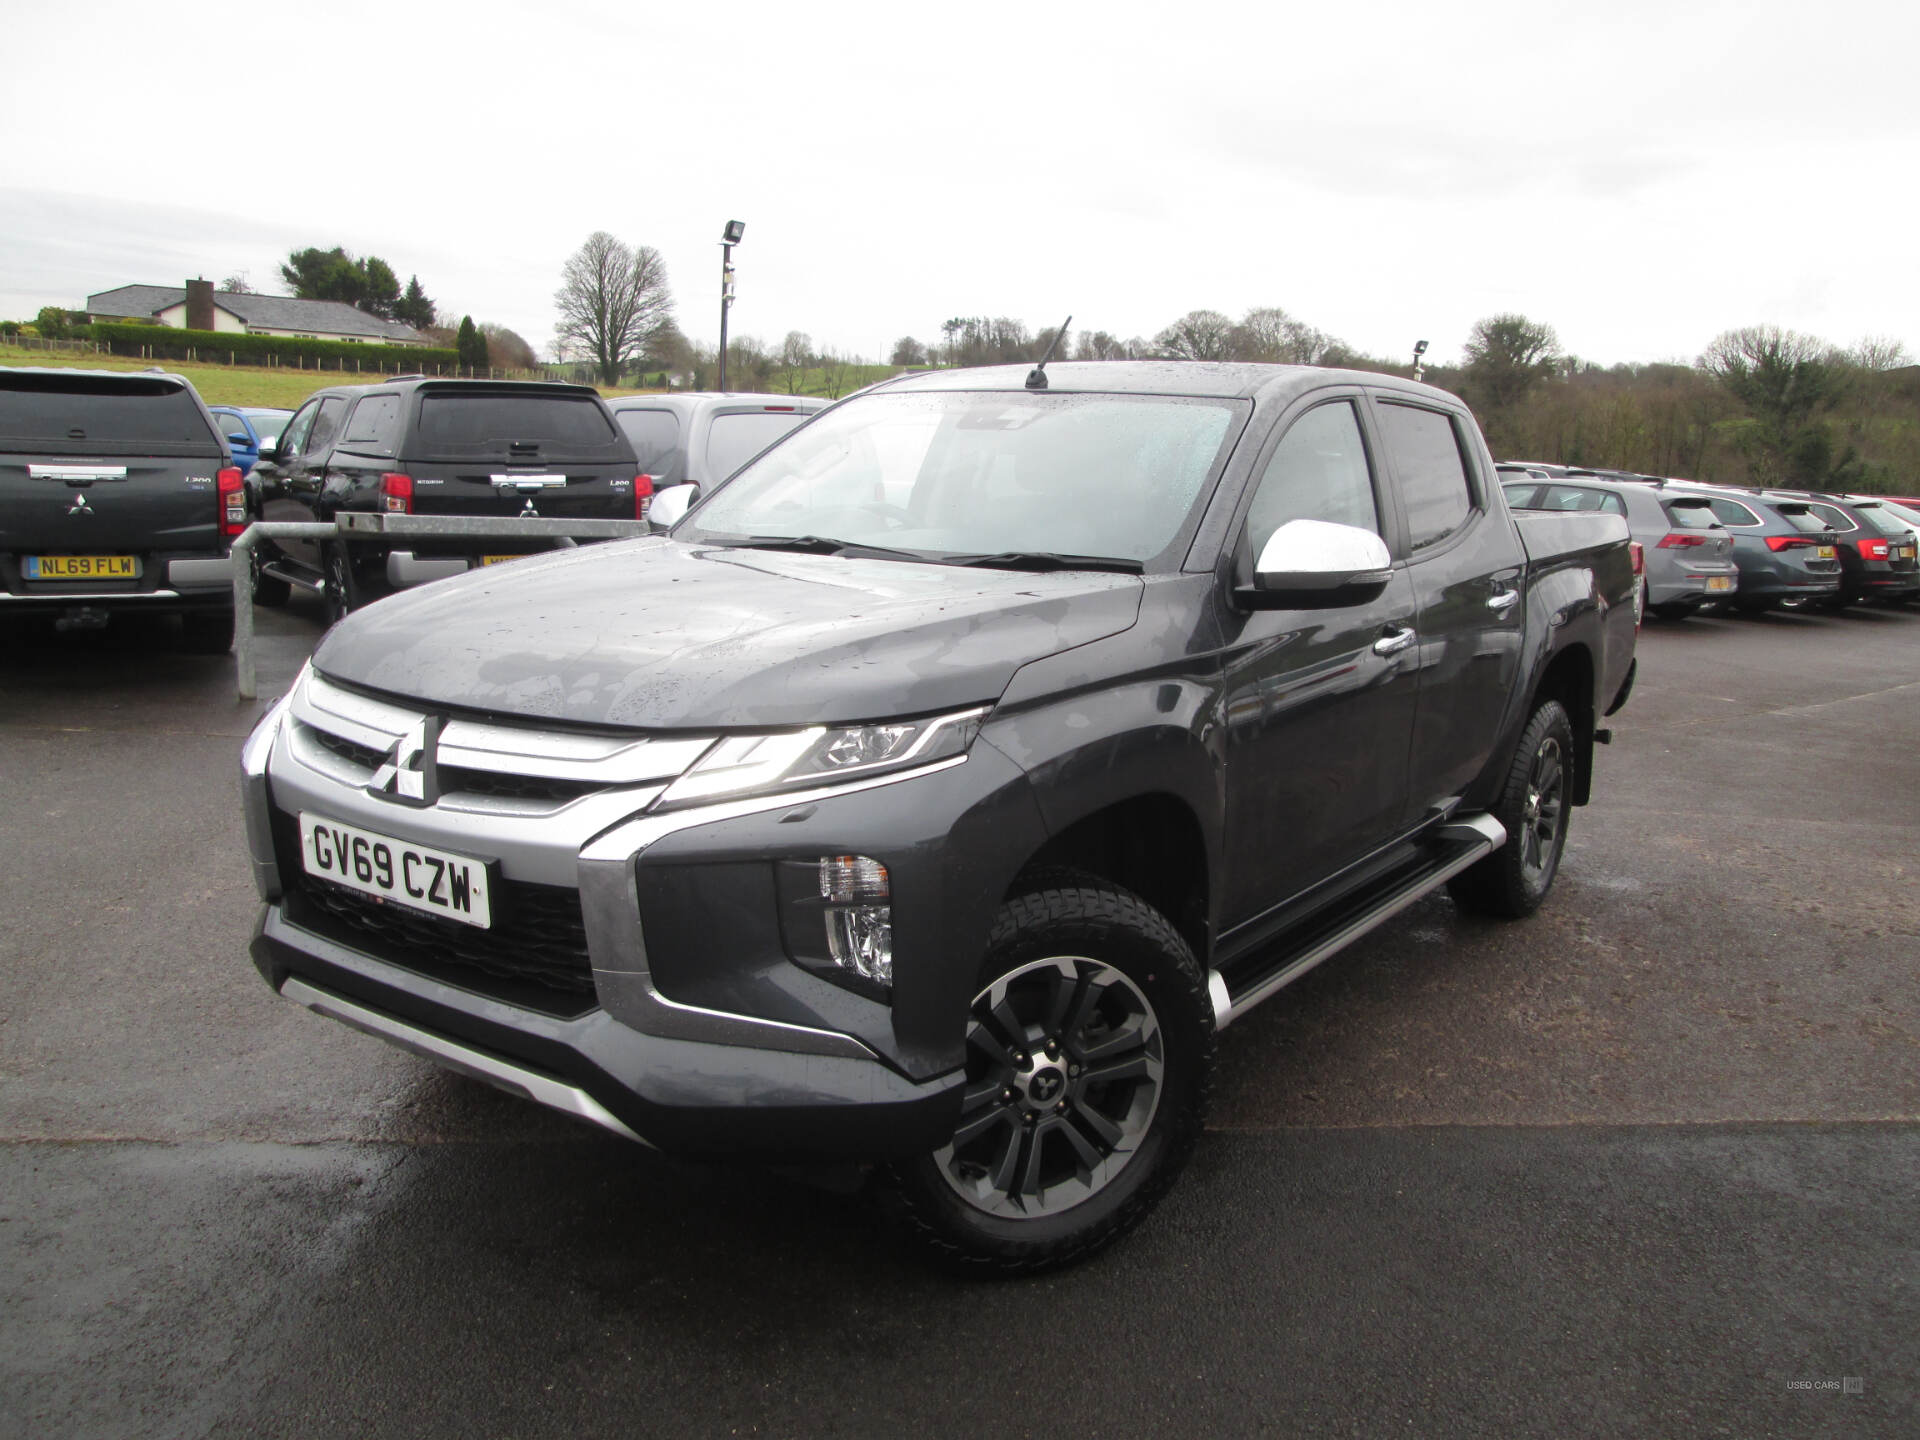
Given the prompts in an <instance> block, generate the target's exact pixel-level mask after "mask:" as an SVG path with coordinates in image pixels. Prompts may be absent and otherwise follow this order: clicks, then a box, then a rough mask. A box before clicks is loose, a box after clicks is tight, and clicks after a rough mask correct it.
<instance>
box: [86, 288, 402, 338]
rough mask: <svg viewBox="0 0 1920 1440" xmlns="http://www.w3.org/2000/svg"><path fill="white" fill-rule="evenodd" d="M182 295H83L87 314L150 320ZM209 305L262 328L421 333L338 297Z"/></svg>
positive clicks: (238, 298)
mask: <svg viewBox="0 0 1920 1440" xmlns="http://www.w3.org/2000/svg"><path fill="white" fill-rule="evenodd" d="M186 298H187V291H186V287H185V286H183V285H122V286H121V287H120V288H119V289H117V290H103V291H101V292H100V293H99V294H98V295H89V296H88V297H87V313H88V314H89V315H124V316H126V317H128V318H129V319H135V320H151V319H152V318H153V317H154V316H156V315H158V314H159V313H160V312H161V311H162V310H165V309H166V308H167V307H168V306H170V305H178V304H180V303H181V302H182V301H184V300H185V299H186ZM213 303H214V304H216V305H218V306H219V307H220V308H221V309H222V310H225V311H226V312H227V313H228V314H230V315H234V316H237V317H238V318H239V319H240V320H242V321H243V322H245V323H246V324H248V325H256V326H261V327H264V328H266V329H268V330H318V331H324V332H325V333H327V334H329V335H365V336H366V337H367V338H368V339H371V340H410V341H412V342H414V343H415V344H419V343H421V342H422V341H424V340H425V339H426V338H427V337H426V336H424V335H422V334H421V333H420V332H419V331H418V330H415V329H414V328H413V327H412V326H411V325H402V324H400V323H399V322H398V321H395V320H382V319H381V318H380V317H379V316H377V315H369V314H367V312H366V311H364V310H357V309H355V308H354V307H353V306H351V305H348V304H346V303H344V302H343V301H339V300H296V299H294V298H293V297H292V296H290V295H239V294H235V293H233V292H231V291H227V290H216V291H214V292H213Z"/></svg>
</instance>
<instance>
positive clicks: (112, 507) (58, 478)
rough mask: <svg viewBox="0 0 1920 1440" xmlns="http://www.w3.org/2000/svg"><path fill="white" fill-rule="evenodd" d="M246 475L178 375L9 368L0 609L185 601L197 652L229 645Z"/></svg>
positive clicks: (47, 610) (90, 619)
mask: <svg viewBox="0 0 1920 1440" xmlns="http://www.w3.org/2000/svg"><path fill="white" fill-rule="evenodd" d="M241 485H242V481H241V476H240V471H239V469H238V468H237V467H236V466H235V465H234V464H233V461H232V459H231V456H230V454H229V452H228V449H227V442H226V441H225V439H223V438H222V437H221V435H220V433H219V431H218V430H217V429H216V428H215V425H214V421H213V417H212V415H211V414H209V413H208V410H207V407H206V405H205V404H204V403H202V401H201V399H200V396H199V394H198V393H197V392H196V391H195V390H194V388H193V386H192V385H191V384H190V383H189V382H188V381H187V380H186V379H185V378H183V377H182V376H179V375H167V374H163V373H160V372H158V371H142V372H136V373H131V374H129V373H123V372H119V371H105V370H54V369H47V370H35V369H0V614H14V615H39V616H50V617H52V619H53V622H54V624H55V625H56V626H58V627H59V628H62V629H73V628H93V627H97V626H102V625H105V624H107V623H108V622H109V620H110V618H111V617H112V616H113V615H114V614H115V613H116V612H118V613H125V612H144V613H148V614H153V613H160V612H178V614H179V615H180V620H181V625H182V631H181V634H182V639H183V641H184V644H185V647H186V648H187V649H188V650H192V651H200V652H206V653H211V654H220V653H224V652H225V651H226V649H227V648H228V647H229V646H230V645H232V643H233V581H232V570H231V568H230V565H231V561H230V560H229V558H228V554H227V551H228V547H229V546H231V545H232V543H233V537H234V536H235V535H238V534H239V533H240V532H241V531H242V530H243V529H245V528H246V524H247V514H246V499H245V496H244V495H243V494H242V492H241Z"/></svg>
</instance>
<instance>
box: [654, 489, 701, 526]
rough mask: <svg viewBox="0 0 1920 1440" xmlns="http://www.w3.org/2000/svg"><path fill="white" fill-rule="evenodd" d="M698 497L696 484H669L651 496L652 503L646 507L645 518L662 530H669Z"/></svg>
mask: <svg viewBox="0 0 1920 1440" xmlns="http://www.w3.org/2000/svg"><path fill="white" fill-rule="evenodd" d="M699 498H700V487H699V486H698V485H669V486H668V487H667V488H666V489H664V490H662V491H660V492H658V493H657V494H656V495H655V496H654V497H653V504H652V505H651V506H649V507H648V509H647V519H648V520H650V521H652V522H653V524H654V525H656V526H657V527H659V528H660V529H662V530H670V529H672V528H673V527H674V526H675V525H678V524H679V523H680V519H681V517H682V516H683V515H685V514H686V513H687V511H689V510H691V509H692V508H693V502H694V501H696V500H698V499H699Z"/></svg>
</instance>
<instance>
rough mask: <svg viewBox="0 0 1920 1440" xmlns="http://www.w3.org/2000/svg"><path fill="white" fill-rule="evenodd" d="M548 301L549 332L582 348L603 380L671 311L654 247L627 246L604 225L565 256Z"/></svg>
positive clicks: (612, 377) (611, 377)
mask: <svg viewBox="0 0 1920 1440" xmlns="http://www.w3.org/2000/svg"><path fill="white" fill-rule="evenodd" d="M553 303H554V304H555V306H557V307H558V308H559V311H560V324H559V326H558V327H557V329H556V331H555V338H556V339H557V340H558V342H559V343H560V344H561V345H562V346H565V347H567V348H568V349H579V350H585V351H586V352H588V353H589V354H590V355H591V356H592V357H593V362H594V365H595V367H596V368H597V369H598V370H599V373H600V379H601V383H603V384H607V385H611V384H613V383H614V382H615V381H617V380H618V379H619V378H620V372H621V371H622V370H623V369H625V368H626V365H627V362H628V361H629V360H630V359H632V358H633V356H634V355H636V354H637V353H639V352H640V351H641V350H642V349H643V348H645V346H646V344H647V342H648V341H649V340H651V339H652V338H653V336H654V333H655V332H656V331H658V330H659V328H660V326H661V325H662V324H663V323H665V322H666V321H667V320H668V319H669V318H670V317H671V316H672V314H673V297H672V296H671V295H669V294H668V293H667V266H666V262H665V261H663V260H662V259H661V258H660V252H659V251H657V250H655V249H654V248H653V247H652V246H651V245H636V246H634V247H632V248H631V249H629V248H628V247H627V245H626V244H625V243H624V242H622V241H620V240H618V239H616V238H615V237H614V236H612V235H609V234H608V233H607V232H606V231H604V230H596V231H594V232H593V234H591V235H589V236H588V237H587V242H586V244H584V245H582V246H581V247H580V248H579V249H578V250H576V251H574V253H573V256H572V258H571V259H569V260H568V261H567V265H566V269H565V270H564V271H563V272H562V278H561V285H560V288H559V290H558V291H556V292H555V293H554V297H553Z"/></svg>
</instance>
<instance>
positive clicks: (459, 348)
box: [453, 315, 487, 370]
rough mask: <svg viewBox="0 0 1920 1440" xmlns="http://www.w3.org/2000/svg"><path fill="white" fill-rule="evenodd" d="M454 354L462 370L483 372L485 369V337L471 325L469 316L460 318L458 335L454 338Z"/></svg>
mask: <svg viewBox="0 0 1920 1440" xmlns="http://www.w3.org/2000/svg"><path fill="white" fill-rule="evenodd" d="M453 350H454V354H455V355H457V356H458V357H459V361H460V368H461V369H463V370H484V369H486V368H487V337H486V336H485V335H482V334H481V333H480V329H479V327H478V326H476V325H475V324H474V323H473V317H472V316H471V315H462V316H461V317H460V333H459V334H458V335H457V336H455V337H454V342H453Z"/></svg>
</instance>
